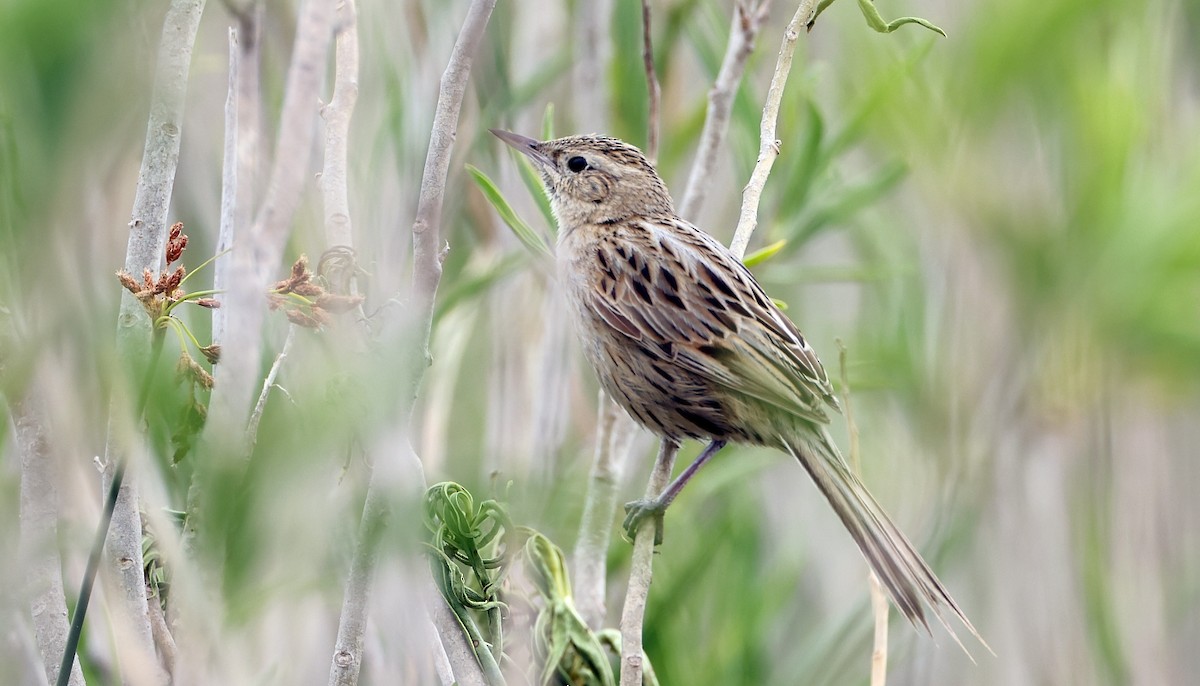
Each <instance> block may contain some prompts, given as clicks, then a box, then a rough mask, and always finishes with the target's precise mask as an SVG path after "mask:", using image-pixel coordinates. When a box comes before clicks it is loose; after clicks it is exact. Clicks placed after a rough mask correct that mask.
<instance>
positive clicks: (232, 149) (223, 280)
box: [212, 26, 240, 345]
mask: <svg viewBox="0 0 1200 686" xmlns="http://www.w3.org/2000/svg"><path fill="white" fill-rule="evenodd" d="M238 53H239V47H238V30H237V29H236V28H234V27H232V26H231V27H229V88H228V90H227V92H226V95H225V136H224V145H223V149H222V152H223V155H222V163H221V225H220V228H219V229H218V231H217V255H220V257H217V259H216V260H214V261H213V290H217V291H223V290H226V289H228V288H229V266H228V265H229V262H230V260H229V256H228V253H226V251H228V250H229V249H230V248H232V247H233V227H234V223H235V222H236V220H237V211H238V209H239V200H240V198H239V197H238V171H239V169H238V157H237V150H238V88H237V84H238V82H239V79H240V74H239V73H238V72H239V60H238V56H239V55H238ZM222 253H226V254H225V255H222ZM225 320H226V310H225V309H224V308H222V307H217V308H214V309H213V311H212V342H213V343H214V344H217V345H219V344H220V343H221V342H222V341H224V340H225Z"/></svg>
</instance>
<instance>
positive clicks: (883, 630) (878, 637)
mask: <svg viewBox="0 0 1200 686" xmlns="http://www.w3.org/2000/svg"><path fill="white" fill-rule="evenodd" d="M837 346H838V368H839V371H840V376H841V379H842V406H843V408H844V409H845V412H846V427H847V430H848V431H849V433H850V469H852V470H853V471H854V473H855V474H856V475H859V476H862V462H861V457H860V453H859V448H858V425H857V424H855V422H854V406H853V405H852V404H851V403H850V375H849V372H847V371H846V346H844V345H842V342H841V341H840V340H839V341H838V342H837ZM867 581H868V583H869V584H870V588H871V614H872V616H873V617H874V619H875V637H874V642H875V645H874V648H873V649H872V651H871V686H884V685H885V684H886V683H887V656H888V647H887V641H888V612H889V610H890V609H891V606H890V605H889V604H888V598H887V596H886V595H885V594H884V591H883V586H882V585H881V584H880V583H879V577H878V576H876V575H875V571H874V570H870V571H869V572H868V575H867Z"/></svg>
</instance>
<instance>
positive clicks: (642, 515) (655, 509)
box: [621, 498, 667, 545]
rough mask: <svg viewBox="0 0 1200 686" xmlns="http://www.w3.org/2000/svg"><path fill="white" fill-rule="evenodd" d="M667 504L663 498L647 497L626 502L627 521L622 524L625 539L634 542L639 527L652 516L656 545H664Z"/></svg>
mask: <svg viewBox="0 0 1200 686" xmlns="http://www.w3.org/2000/svg"><path fill="white" fill-rule="evenodd" d="M666 511H667V506H666V504H665V503H663V502H662V500H661V499H658V498H655V499H646V498H642V499H641V500H634V501H633V502H629V503H625V522H624V523H623V524H622V525H621V526H622V527H623V528H624V529H625V540H627V541H629V542H630V543H633V541H634V540H635V539H636V538H637V533H638V528H639V527H641V525H642V522H644V521H646V519H647V518H651V519H652V521H653V523H654V545H662V542H663V514H664V513H666Z"/></svg>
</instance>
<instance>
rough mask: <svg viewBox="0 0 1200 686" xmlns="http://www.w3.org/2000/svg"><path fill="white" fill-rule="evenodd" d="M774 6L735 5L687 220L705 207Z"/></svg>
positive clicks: (765, 1) (686, 204)
mask: <svg viewBox="0 0 1200 686" xmlns="http://www.w3.org/2000/svg"><path fill="white" fill-rule="evenodd" d="M770 5H771V0H737V2H735V3H734V6H733V20H732V21H731V22H730V25H729V43H728V45H726V47H725V57H724V59H722V60H721V69H720V71H718V72H717V80H716V81H715V82H713V87H712V89H711V90H709V91H708V110H707V112H706V113H705V115H704V130H703V131H701V132H700V148H699V149H698V150H697V151H696V161H695V162H693V163H692V169H691V171H690V172H689V173H688V180H687V186H686V187H685V188H684V191H683V200H682V201H681V202H680V203H679V210H678V211H679V216H681V217H683V218H684V219H695V218H696V217H698V216H699V214H700V209H701V208H702V207H703V206H704V198H705V196H706V195H708V187H709V185H710V183H711V179H712V172H713V167H714V166H715V165H716V163H717V151H719V150H720V149H721V144H722V143H723V142H724V140H725V133H726V132H727V131H728V130H729V116H730V113H731V112H732V110H733V100H734V97H735V96H736V95H737V90H738V85H739V84H741V82H742V74H743V73H744V72H745V71H746V61H747V60H748V59H749V58H750V53H752V52H754V41H755V39H756V38H757V37H758V29H759V27H760V26H761V25H762V22H763V20H764V19H765V18H766V17H767V14H768V10H769V9H770Z"/></svg>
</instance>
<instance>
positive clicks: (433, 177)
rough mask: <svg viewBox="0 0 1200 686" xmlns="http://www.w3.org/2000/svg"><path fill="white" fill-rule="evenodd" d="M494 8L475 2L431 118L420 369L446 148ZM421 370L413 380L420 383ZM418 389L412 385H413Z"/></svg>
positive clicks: (419, 281)
mask: <svg viewBox="0 0 1200 686" xmlns="http://www.w3.org/2000/svg"><path fill="white" fill-rule="evenodd" d="M495 7H496V0H473V1H472V2H471V7H470V9H468V10H467V17H466V19H465V20H464V21H463V27H462V30H461V31H460V32H459V34H458V40H456V41H455V42H454V50H453V51H451V53H450V62H449V63H448V64H447V65H446V71H445V72H444V73H443V74H442V80H441V86H440V88H439V90H438V101H437V110H436V111H435V112H434V115H433V131H432V132H431V134H430V137H429V151H428V153H426V155H425V171H424V173H423V174H422V176H421V195H420V197H419V199H418V200H417V216H416V219H415V220H414V221H413V226H412V234H413V278H412V286H413V305H414V315H415V316H417V317H420V319H419V320H418V321H419V322H420V324H421V336H422V338H421V340H422V343H421V346H420V349H418V350H415V351H413V352H414V353H415V359H414V361H413V362H414V364H415V365H417V367H416V368H418V369H422V370H423V368H424V366H425V364H424V363H425V360H427V359H429V334H430V327H431V326H432V325H433V304H434V296H435V295H436V294H437V288H438V283H439V282H440V281H441V280H442V261H443V260H444V259H445V251H444V250H443V248H442V242H441V241H442V237H441V224H442V201H443V199H444V198H445V195H446V177H447V176H448V175H449V173H450V149H451V147H452V146H453V145H454V138H455V136H456V135H457V131H458V114H459V111H460V110H461V109H462V101H463V94H464V93H465V92H466V88H467V77H468V76H470V73H471V62H472V61H473V60H474V58H475V53H476V51H477V50H478V48H479V43H480V41H481V40H482V39H483V32H484V29H486V28H487V23H488V20H489V19H490V18H491V16H492V10H493V9H494V8H495ZM421 373H422V372H417V373H416V374H415V376H416V377H417V378H418V379H419V377H420V375H421ZM413 391H414V392H415V391H416V386H415V385H414V386H413Z"/></svg>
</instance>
